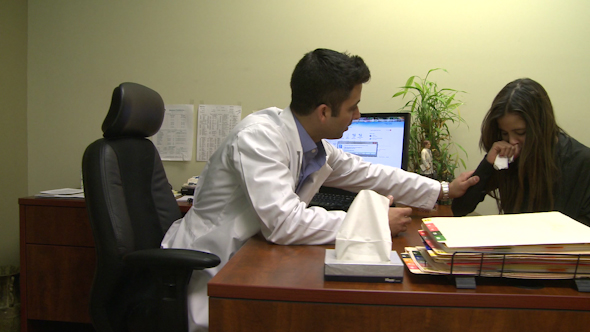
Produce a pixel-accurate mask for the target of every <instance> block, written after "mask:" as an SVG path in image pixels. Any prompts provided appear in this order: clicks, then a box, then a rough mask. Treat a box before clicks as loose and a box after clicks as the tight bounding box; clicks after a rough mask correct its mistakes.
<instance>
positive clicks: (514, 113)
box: [452, 78, 590, 226]
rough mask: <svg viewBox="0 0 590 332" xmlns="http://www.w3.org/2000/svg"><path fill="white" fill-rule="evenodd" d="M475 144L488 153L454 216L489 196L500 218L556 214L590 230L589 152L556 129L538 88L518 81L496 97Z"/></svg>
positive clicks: (456, 204)
mask: <svg viewBox="0 0 590 332" xmlns="http://www.w3.org/2000/svg"><path fill="white" fill-rule="evenodd" d="M479 145H480V148H481V149H482V150H485V151H486V152H487V155H486V156H485V158H484V159H483V160H482V161H481V163H480V164H479V166H478V168H477V169H476V170H475V172H474V174H473V175H478V176H479V177H480V181H479V183H478V184H476V185H475V186H473V187H471V188H470V189H469V190H468V191H467V193H466V194H465V195H464V196H463V197H460V198H456V199H454V200H453V206H452V209H453V213H454V215H455V216H464V215H466V214H468V213H470V212H472V211H473V210H474V209H475V208H476V206H477V205H478V204H479V203H480V202H481V201H483V199H484V198H485V196H486V194H488V195H490V196H491V197H493V198H494V199H496V202H497V204H498V210H499V212H500V213H521V212H542V211H560V212H562V213H564V214H566V215H568V216H570V217H572V218H574V219H576V220H578V221H580V222H582V223H584V224H586V225H589V226H590V149H589V148H588V147H586V146H584V145H583V144H581V143H580V142H578V141H576V140H575V139H574V138H572V137H571V136H569V135H567V134H566V133H565V131H563V130H562V129H561V128H560V127H559V126H558V125H557V123H556V121H555V116H554V114H553V106H552V105H551V100H550V99H549V96H548V94H547V92H546V91H545V89H544V88H543V87H542V86H541V85H540V84H539V83H537V82H535V81H534V80H531V79H528V78H523V79H518V80H515V81H513V82H510V83H508V84H507V85H506V86H505V87H504V88H503V89H502V90H501V91H500V92H499V93H498V95H497V96H496V98H495V99H494V101H493V102H492V106H491V108H490V110H489V111H488V113H487V114H486V116H485V118H484V121H483V123H482V126H481V139H480V143H479ZM498 157H499V158H498ZM497 158H498V159H500V158H506V159H505V160H507V161H511V162H510V163H509V164H508V168H507V169H501V167H497V166H496V167H495V166H494V164H495V163H496V161H497Z"/></svg>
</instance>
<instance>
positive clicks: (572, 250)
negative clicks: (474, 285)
mask: <svg viewBox="0 0 590 332" xmlns="http://www.w3.org/2000/svg"><path fill="white" fill-rule="evenodd" d="M418 233H419V235H420V237H421V239H422V242H423V246H415V247H406V248H405V252H404V253H403V254H402V260H403V261H404V263H405V264H406V266H407V268H408V270H409V271H410V272H412V273H414V274H438V275H451V276H468V277H469V276H470V277H475V276H478V277H504V278H519V279H576V280H580V281H584V284H586V281H587V280H588V279H586V278H590V227H588V226H586V225H584V224H582V223H579V222H577V221H576V220H574V219H572V218H570V217H568V216H566V215H564V214H562V213H560V212H539V213H524V214H507V215H497V216H470V217H462V218H453V217H437V218H425V219H423V220H422V227H421V229H420V230H418ZM464 288H471V287H464ZM578 288H580V286H578ZM579 290H580V289H579Z"/></svg>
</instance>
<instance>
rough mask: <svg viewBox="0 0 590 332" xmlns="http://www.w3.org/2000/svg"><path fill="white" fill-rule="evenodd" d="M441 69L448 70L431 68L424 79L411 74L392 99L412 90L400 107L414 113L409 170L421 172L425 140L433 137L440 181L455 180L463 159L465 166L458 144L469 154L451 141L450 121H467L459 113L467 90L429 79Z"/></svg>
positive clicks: (401, 109)
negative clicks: (460, 94)
mask: <svg viewBox="0 0 590 332" xmlns="http://www.w3.org/2000/svg"><path fill="white" fill-rule="evenodd" d="M437 70H441V71H444V72H447V70H446V69H444V68H435V69H430V70H429V71H428V73H427V74H426V76H425V77H424V78H421V77H419V76H410V78H408V80H407V81H406V84H405V85H404V86H402V87H400V88H399V89H400V91H398V92H396V93H395V94H394V95H393V96H392V98H396V97H400V96H401V97H402V99H404V98H405V97H406V95H408V93H410V94H411V96H412V97H411V99H410V100H409V101H408V102H407V103H406V104H405V105H404V106H403V107H401V108H400V110H399V111H402V112H410V113H411V114H412V124H411V127H410V142H409V160H408V170H410V171H413V172H418V171H419V170H420V151H422V142H423V141H424V140H429V141H430V143H431V150H432V155H433V159H434V166H435V168H436V170H437V175H438V179H439V180H446V181H452V179H454V177H455V170H456V169H457V167H458V164H459V162H461V164H462V165H463V167H465V161H464V160H463V159H461V158H460V157H459V153H458V152H455V151H457V148H456V147H458V148H459V149H460V151H462V152H463V153H464V154H465V156H466V157H467V152H466V151H465V149H463V147H461V146H460V145H458V144H455V143H453V142H452V140H451V133H450V130H449V126H448V125H447V123H448V122H450V123H458V124H460V123H465V124H467V123H466V122H465V120H464V119H463V118H462V117H461V116H460V115H459V112H458V111H459V107H460V106H461V105H463V102H462V101H460V100H458V99H457V94H458V93H465V91H461V90H456V89H451V88H441V89H439V88H438V85H437V84H436V82H433V81H429V80H428V76H429V75H430V74H431V73H432V72H435V71H437Z"/></svg>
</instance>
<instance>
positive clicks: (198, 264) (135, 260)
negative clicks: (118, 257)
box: [123, 248, 221, 270]
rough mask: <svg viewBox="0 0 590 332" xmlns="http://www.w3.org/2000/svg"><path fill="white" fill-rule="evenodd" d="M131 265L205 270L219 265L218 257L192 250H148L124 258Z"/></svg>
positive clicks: (135, 252)
mask: <svg viewBox="0 0 590 332" xmlns="http://www.w3.org/2000/svg"><path fill="white" fill-rule="evenodd" d="M123 260H124V261H125V262H126V263H128V264H129V265H132V266H136V267H148V268H170V269H186V270H203V269H207V268H211V267H215V266H217V265H219V263H220V262H221V260H220V259H219V257H217V255H214V254H210V253H206V252H202V251H197V250H191V249H164V248H158V249H146V250H138V251H134V252H132V253H129V254H127V255H125V256H124V257H123Z"/></svg>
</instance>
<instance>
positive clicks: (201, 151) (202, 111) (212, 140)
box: [197, 105, 242, 161]
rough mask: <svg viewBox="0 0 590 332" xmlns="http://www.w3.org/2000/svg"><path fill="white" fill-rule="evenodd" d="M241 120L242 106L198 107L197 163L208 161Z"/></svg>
mask: <svg viewBox="0 0 590 332" xmlns="http://www.w3.org/2000/svg"><path fill="white" fill-rule="evenodd" d="M241 118H242V106H235V105H199V115H198V124H197V126H198V128H197V161H208V160H209V157H211V155H212V154H213V153H214V152H215V150H217V148H218V147H219V145H220V144H221V142H222V141H223V140H224V139H225V137H226V136H227V135H228V134H229V132H230V131H231V130H232V129H233V128H234V127H235V126H236V124H238V122H239V121H240V119H241Z"/></svg>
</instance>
